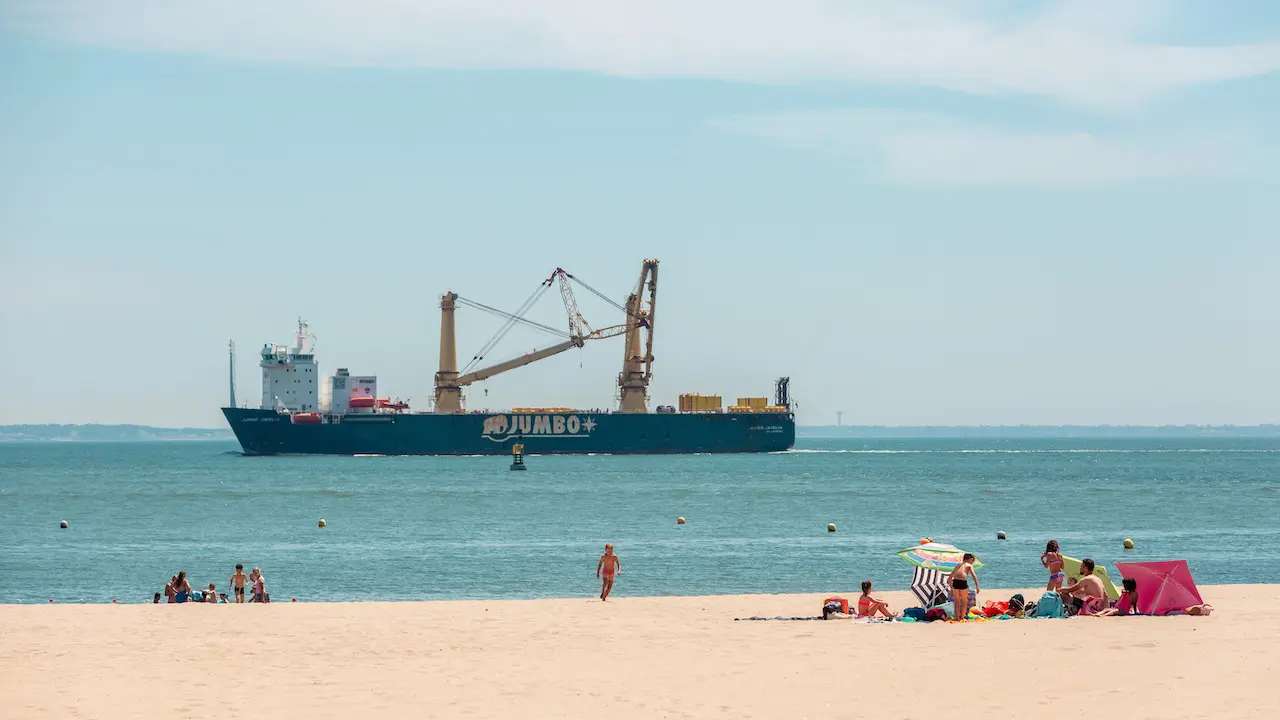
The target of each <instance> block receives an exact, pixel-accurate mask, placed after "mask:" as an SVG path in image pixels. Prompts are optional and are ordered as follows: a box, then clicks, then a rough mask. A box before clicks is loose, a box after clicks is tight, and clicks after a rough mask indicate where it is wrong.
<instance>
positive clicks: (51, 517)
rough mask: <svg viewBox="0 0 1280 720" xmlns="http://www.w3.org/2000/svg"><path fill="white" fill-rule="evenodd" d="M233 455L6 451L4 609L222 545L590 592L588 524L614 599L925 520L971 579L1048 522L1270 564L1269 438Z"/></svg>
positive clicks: (287, 563) (362, 577)
mask: <svg viewBox="0 0 1280 720" xmlns="http://www.w3.org/2000/svg"><path fill="white" fill-rule="evenodd" d="M237 450H238V448H237V446H235V445H234V444H231V443H219V442H153V443H136V444H125V443H103V444H93V443H48V444H8V445H0V602H3V603H33V602H41V603H47V602H48V601H49V600H50V599H51V598H52V599H54V600H55V601H56V602H110V601H111V600H113V599H118V600H119V602H149V601H150V599H151V597H152V594H153V593H155V592H157V591H159V590H160V589H161V588H162V586H163V585H164V583H165V581H166V580H167V579H168V578H169V576H170V575H173V574H174V573H176V572H177V571H178V570H186V571H187V573H188V576H189V577H190V579H191V583H192V586H193V587H197V588H199V587H207V586H208V583H210V582H213V583H215V584H216V585H217V588H218V589H219V590H220V591H225V590H226V587H227V581H228V578H229V577H230V576H231V574H232V572H233V571H234V566H235V564H236V563H242V564H243V565H244V566H245V568H246V570H247V569H249V568H252V567H255V566H257V567H261V568H262V570H263V574H264V575H265V577H266V579H267V582H268V585H269V588H268V589H269V590H270V591H271V595H272V600H273V601H275V602H279V601H281V600H289V599H291V598H294V597H296V598H297V599H298V600H299V601H323V600H333V601H338V600H422V599H449V598H538V597H575V596H578V597H594V596H595V595H596V594H597V593H598V592H599V583H598V581H597V580H596V578H595V570H596V561H597V559H598V558H599V556H600V554H601V552H602V550H603V547H604V543H606V542H612V543H614V544H615V546H616V547H617V552H618V555H619V557H620V559H621V561H622V570H623V573H622V575H621V576H619V578H618V582H617V586H616V589H615V593H616V594H617V595H619V596H625V595H697V594H713V593H793V592H805V593H808V592H812V593H826V592H837V591H838V592H844V593H846V594H847V593H851V592H855V591H856V588H857V586H858V583H859V581H861V580H863V579H870V580H873V581H874V582H875V584H876V587H877V588H879V589H885V590H888V589H903V588H906V587H907V585H908V583H909V582H910V579H911V567H910V566H909V565H908V564H907V563H906V562H904V561H903V560H902V559H901V558H899V557H898V556H897V555H896V554H895V553H896V552H897V551H899V550H901V549H903V548H906V547H909V546H911V545H914V544H916V543H917V542H918V541H919V540H920V539H921V538H922V537H925V536H931V537H933V538H934V539H936V540H938V541H940V542H948V543H952V544H955V545H958V546H960V547H962V548H965V549H967V550H971V551H973V552H975V553H977V555H978V556H979V557H980V559H981V560H982V562H983V563H984V566H983V567H982V568H981V569H980V570H979V576H980V578H981V583H982V585H983V586H984V587H988V588H995V587H1013V586H1038V585H1041V584H1043V583H1044V582H1045V580H1046V575H1047V573H1046V571H1045V570H1044V569H1043V568H1042V567H1041V566H1040V563H1039V556H1040V553H1041V552H1043V550H1044V544H1045V541H1046V540H1048V539H1049V538H1056V539H1057V540H1058V541H1059V542H1060V543H1061V545H1062V549H1063V552H1065V553H1066V554H1068V555H1072V556H1075V557H1086V556H1088V557H1093V558H1095V559H1096V560H1097V561H1098V562H1100V563H1104V564H1106V565H1108V566H1110V565H1111V564H1112V563H1114V562H1116V561H1118V560H1119V561H1123V560H1160V559H1177V558H1183V559H1186V560H1187V561H1188V562H1189V563H1190V566H1191V571H1192V573H1193V575H1194V576H1195V578H1196V579H1197V580H1198V581H1199V582H1201V583H1277V582H1280V564H1277V563H1275V562H1273V561H1272V559H1271V553H1272V552H1273V550H1274V548H1275V547H1277V543H1278V542H1280V472H1277V471H1278V469H1280V439H1265V438H1260V439H1221V438H1214V439H1186V440H1118V439H1110V440H1109V439H1089V440H1085V439H1061V440H1043V439H1035V440H998V439H988V440H942V439H916V440H862V439H840V440H836V439H802V440H801V441H800V442H799V443H798V447H797V449H796V450H794V451H792V452H786V453H777V454H768V455H687V456H670V457H663V456H582V457H553V456H546V457H540V456H532V457H529V458H528V468H529V469H528V470H527V471H526V472H511V471H509V469H508V466H509V464H510V460H509V458H505V457H244V456H242V455H240V454H239V453H238V452H237ZM679 516H683V517H684V518H685V519H686V520H687V523H686V524H684V525H677V523H676V518H677V517H679ZM321 518H324V519H325V520H326V522H327V527H324V528H320V527H318V526H317V525H318V521H319V520H320V519H321ZM61 520H67V521H68V522H69V524H70V527H69V528H68V529H66V530H63V529H60V528H59V522H60V521H61ZM828 523H835V525H836V528H837V529H836V531H835V532H828V531H827V524H828ZM997 531H1004V532H1006V533H1007V534H1008V539H1007V540H1003V541H1001V540H997V539H996V533H997ZM1126 537H1131V538H1133V540H1134V541H1135V543H1136V544H1137V547H1136V548H1135V549H1133V550H1130V551H1126V550H1124V549H1123V548H1122V545H1121V543H1122V541H1123V540H1124V538H1126Z"/></svg>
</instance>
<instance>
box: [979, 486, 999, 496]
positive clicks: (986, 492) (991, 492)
mask: <svg viewBox="0 0 1280 720" xmlns="http://www.w3.org/2000/svg"><path fill="white" fill-rule="evenodd" d="M982 494H983V495H999V494H1000V491H999V490H992V489H991V488H983V490H982Z"/></svg>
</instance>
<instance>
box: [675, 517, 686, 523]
mask: <svg viewBox="0 0 1280 720" xmlns="http://www.w3.org/2000/svg"><path fill="white" fill-rule="evenodd" d="M676 524H677V525H683V524H684V518H683V517H678V518H676Z"/></svg>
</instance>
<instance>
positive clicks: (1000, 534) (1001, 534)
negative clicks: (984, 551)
mask: <svg viewBox="0 0 1280 720" xmlns="http://www.w3.org/2000/svg"><path fill="white" fill-rule="evenodd" d="M1006 538H1007V536H1006V535H1005V534H1004V531H1003V530H1000V531H998V532H997V533H996V539H997V540H1004V539H1006Z"/></svg>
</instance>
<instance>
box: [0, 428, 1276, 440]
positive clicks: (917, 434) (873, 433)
mask: <svg viewBox="0 0 1280 720" xmlns="http://www.w3.org/2000/svg"><path fill="white" fill-rule="evenodd" d="M796 437H797V438H801V439H824V438H825V439H848V438H854V439H866V440H875V439H879V440H894V439H903V440H906V439H958V440H964V439H993V440H994V439H1005V440H1016V439H1029V438H1044V439H1050V438H1056V439H1070V438H1115V439H1126V438H1139V439H1140V438H1215V437H1216V438H1280V425H896V426H895V425H800V426H797V427H796ZM174 440H209V441H228V442H229V441H234V440H235V435H234V434H232V432H231V430H230V428H191V427H185V428H162V427H152V426H149V425H76V424H66V425H55V424H46V425H0V443H31V442H149V441H174Z"/></svg>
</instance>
